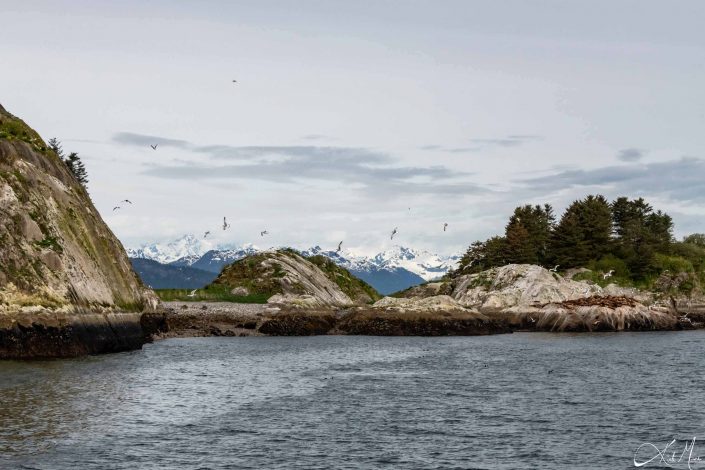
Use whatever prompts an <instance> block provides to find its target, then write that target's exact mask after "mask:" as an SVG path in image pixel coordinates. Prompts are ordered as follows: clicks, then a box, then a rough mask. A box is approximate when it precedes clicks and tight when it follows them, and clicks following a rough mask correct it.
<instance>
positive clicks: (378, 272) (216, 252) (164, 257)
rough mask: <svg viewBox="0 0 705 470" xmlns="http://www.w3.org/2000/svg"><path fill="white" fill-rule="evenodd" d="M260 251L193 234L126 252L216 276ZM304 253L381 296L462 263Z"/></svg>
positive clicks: (400, 254)
mask: <svg viewBox="0 0 705 470" xmlns="http://www.w3.org/2000/svg"><path fill="white" fill-rule="evenodd" d="M261 251H264V250H261V249H259V248H258V247H256V246H254V245H245V246H242V247H214V246H212V245H211V244H210V243H208V242H207V240H202V239H198V238H197V237H195V236H193V235H186V236H184V237H182V238H180V239H178V240H175V241H173V242H170V243H166V244H151V245H144V246H142V247H139V248H132V249H128V250H127V252H128V255H129V256H130V258H144V259H149V260H153V261H157V262H159V263H161V264H164V265H170V266H172V267H190V268H194V269H198V270H202V271H207V272H210V273H214V274H216V275H217V274H219V273H220V271H221V270H222V268H223V267H224V266H227V265H229V264H231V263H233V262H235V261H237V260H239V259H242V258H244V257H245V256H248V255H254V254H256V253H259V252H261ZM301 253H302V254H303V255H305V256H315V255H323V256H325V257H327V258H330V259H331V260H332V261H333V262H335V263H336V264H337V265H339V266H341V267H343V268H345V269H347V270H348V271H350V272H351V273H352V274H354V275H355V276H357V277H359V278H360V279H362V280H363V281H365V282H367V283H369V284H370V285H372V286H373V287H374V288H375V289H377V290H378V291H379V292H380V293H382V294H390V293H392V292H397V291H399V290H403V289H406V288H408V287H411V286H415V285H418V284H421V283H423V282H425V281H431V280H433V279H437V278H439V277H441V276H443V275H444V274H446V273H447V272H448V271H449V270H451V269H453V268H455V266H456V265H457V263H458V261H459V260H460V256H459V255H458V256H446V257H444V256H439V255H436V254H433V253H430V252H428V251H424V250H414V249H412V248H407V247H402V246H395V247H393V248H392V249H390V250H387V251H384V252H381V253H378V254H377V255H375V256H373V257H368V256H361V255H356V254H354V253H351V252H348V251H341V252H336V251H334V250H324V249H322V248H321V247H320V246H315V247H312V248H309V249H307V250H302V251H301ZM138 272H139V269H138ZM140 275H142V274H141V273H140ZM173 275H174V276H176V277H178V273H177V272H173ZM145 282H146V281H145ZM174 282H177V279H174ZM179 282H180V281H179Z"/></svg>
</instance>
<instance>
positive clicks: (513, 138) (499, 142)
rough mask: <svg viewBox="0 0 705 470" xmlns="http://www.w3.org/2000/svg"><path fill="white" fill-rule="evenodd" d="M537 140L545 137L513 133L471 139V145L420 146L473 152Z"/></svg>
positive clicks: (421, 148) (441, 150)
mask: <svg viewBox="0 0 705 470" xmlns="http://www.w3.org/2000/svg"><path fill="white" fill-rule="evenodd" d="M537 140H543V137H541V136H539V135H530V134H512V135H508V136H507V137H503V138H500V139H470V142H472V143H473V144H475V145H473V146H471V147H446V146H443V145H436V144H434V145H424V146H422V147H419V149H420V150H429V151H440V152H448V153H472V152H479V151H481V150H484V149H486V148H488V147H518V146H520V145H523V144H525V143H527V142H533V141H537Z"/></svg>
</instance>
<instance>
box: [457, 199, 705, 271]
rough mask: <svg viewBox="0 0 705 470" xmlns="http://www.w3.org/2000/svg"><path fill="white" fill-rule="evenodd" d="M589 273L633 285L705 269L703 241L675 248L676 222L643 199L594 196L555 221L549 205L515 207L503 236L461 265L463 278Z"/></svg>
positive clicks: (476, 246) (481, 245) (477, 248)
mask: <svg viewBox="0 0 705 470" xmlns="http://www.w3.org/2000/svg"><path fill="white" fill-rule="evenodd" d="M510 263H517V264H538V265H542V266H545V267H554V266H555V265H559V267H560V269H561V270H565V269H569V268H580V267H587V268H590V269H593V270H599V271H603V272H607V271H609V270H614V271H615V272H616V274H617V275H618V276H621V277H623V278H628V279H631V280H636V281H639V280H646V279H649V278H652V277H653V276H656V275H658V274H660V273H661V272H664V271H666V270H667V269H669V268H672V269H673V270H684V271H686V272H687V271H698V272H702V270H703V269H705V235H703V234H695V235H691V236H689V237H686V238H685V239H684V240H683V241H682V242H677V241H676V240H675V239H674V236H673V219H672V218H671V217H670V216H669V215H668V214H666V213H665V212H662V211H660V210H654V208H653V207H652V206H651V205H650V204H649V203H647V202H646V201H645V200H644V199H643V198H638V199H629V198H626V197H620V198H617V199H615V200H614V201H611V202H610V201H608V200H607V199H606V198H605V197H604V196H602V195H590V196H587V197H585V198H584V199H580V200H577V201H574V202H573V203H572V204H571V205H570V206H569V207H568V208H567V209H566V210H565V212H564V213H563V214H562V215H561V217H560V219H557V218H556V215H555V212H554V210H553V207H551V205H550V204H545V205H543V206H541V205H524V206H520V207H517V208H516V209H515V210H514V213H513V214H512V215H511V216H510V217H509V221H508V222H507V225H506V226H505V230H504V235H502V236H495V237H492V238H490V239H488V240H485V241H476V242H474V243H473V244H472V245H470V247H469V248H468V250H467V252H466V253H465V255H464V256H463V257H462V259H461V262H460V268H459V271H460V272H461V273H472V272H479V271H482V270H485V269H489V268H492V267H497V266H503V265H505V264H510Z"/></svg>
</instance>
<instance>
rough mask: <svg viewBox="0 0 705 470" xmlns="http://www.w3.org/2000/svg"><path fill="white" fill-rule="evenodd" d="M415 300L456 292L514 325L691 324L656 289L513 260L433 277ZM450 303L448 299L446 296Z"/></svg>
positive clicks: (411, 293) (459, 299)
mask: <svg viewBox="0 0 705 470" xmlns="http://www.w3.org/2000/svg"><path fill="white" fill-rule="evenodd" d="M401 295H402V296H403V297H405V298H407V299H411V300H410V301H407V304H409V305H407V306H406V308H412V307H411V305H415V304H421V303H429V299H430V298H441V297H443V296H446V295H447V296H450V298H451V299H453V300H454V301H455V302H456V303H457V304H458V305H459V306H462V307H464V308H468V309H474V310H476V311H477V312H479V313H482V314H483V315H486V316H488V317H489V318H493V319H497V320H503V321H506V322H508V324H509V325H510V326H512V327H518V328H525V329H536V330H545V331H595V330H598V331H619V330H652V329H676V328H680V327H685V326H689V325H690V323H689V321H687V320H686V325H684V324H683V321H681V319H680V318H679V314H678V311H677V309H674V308H670V307H669V305H668V304H667V302H665V301H661V302H659V301H658V299H656V298H655V296H654V294H652V293H649V292H642V291H639V290H636V289H629V288H622V287H619V286H617V285H614V284H610V285H608V286H606V287H605V288H602V287H600V286H598V285H595V284H590V283H587V282H586V281H582V282H581V281H573V280H572V279H568V278H564V277H562V276H561V275H560V274H557V273H554V272H551V271H549V270H547V269H545V268H542V267H541V266H535V265H528V264H523V265H522V264H510V265H506V266H502V267H499V268H493V269H490V270H487V271H483V272H480V273H476V274H469V275H461V276H458V277H456V278H453V279H449V280H446V281H443V282H435V283H429V284H425V285H422V286H418V287H415V288H412V289H409V290H407V291H405V292H404V293H402V294H401ZM446 303H447V302H446Z"/></svg>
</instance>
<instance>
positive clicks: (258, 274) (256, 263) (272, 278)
mask: <svg viewBox="0 0 705 470" xmlns="http://www.w3.org/2000/svg"><path fill="white" fill-rule="evenodd" d="M213 284H214V285H216V286H225V287H226V288H227V289H229V290H230V292H233V291H236V290H237V291H238V292H250V293H255V294H266V295H268V296H269V300H268V303H270V304H277V305H285V306H287V307H291V308H307V309H315V308H326V307H330V308H341V307H347V306H351V305H354V304H356V303H367V302H371V301H373V300H374V299H375V298H376V297H378V294H377V293H376V292H375V291H374V289H372V288H371V287H370V286H369V285H367V284H365V283H364V282H362V281H360V280H359V279H356V278H354V277H353V276H352V275H351V274H350V273H349V272H347V271H346V270H344V269H343V268H340V267H338V266H335V264H334V263H332V262H329V261H321V260H317V259H313V258H312V259H306V258H304V257H303V256H301V255H299V254H298V253H296V252H294V251H293V250H279V251H269V252H264V253H258V254H256V255H251V256H248V257H246V258H243V259H241V260H239V261H236V262H235V263H233V264H231V265H229V266H227V267H225V268H224V269H223V271H222V273H221V274H220V275H219V276H218V278H216V280H215V281H214V282H213Z"/></svg>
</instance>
